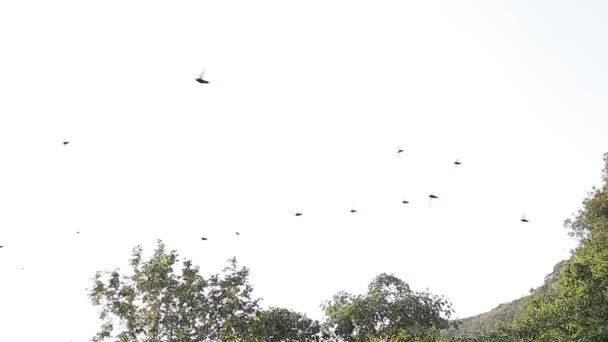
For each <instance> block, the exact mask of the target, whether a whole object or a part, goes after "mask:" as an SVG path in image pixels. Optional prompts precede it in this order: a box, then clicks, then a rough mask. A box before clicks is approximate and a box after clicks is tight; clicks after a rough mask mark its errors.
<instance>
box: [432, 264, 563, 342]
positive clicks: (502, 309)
mask: <svg viewBox="0 0 608 342" xmlns="http://www.w3.org/2000/svg"><path fill="white" fill-rule="evenodd" d="M567 261H568V260H562V261H560V262H558V263H557V264H556V265H555V266H553V272H552V273H550V274H548V275H547V276H545V281H544V284H543V285H542V286H540V287H538V288H536V289H534V290H533V291H532V293H531V294H530V295H529V296H525V297H522V298H519V299H516V300H514V301H511V302H509V303H503V304H500V305H499V306H497V307H496V308H494V309H492V310H490V311H488V312H486V313H482V314H479V315H477V316H473V317H467V318H463V319H460V320H458V322H460V323H461V325H460V327H459V328H458V329H454V328H450V329H447V330H444V331H443V332H442V336H444V337H460V336H475V335H477V334H479V333H480V332H482V331H485V330H492V329H494V327H495V326H496V323H498V322H511V321H512V320H513V318H515V316H516V315H517V314H519V313H520V312H522V311H523V310H524V309H525V307H526V301H527V299H528V298H532V297H534V296H539V295H541V294H543V293H545V292H547V291H551V290H552V289H553V283H554V282H555V281H556V280H557V279H558V276H559V274H560V272H561V270H562V267H563V266H564V264H565V263H566V262H567Z"/></svg>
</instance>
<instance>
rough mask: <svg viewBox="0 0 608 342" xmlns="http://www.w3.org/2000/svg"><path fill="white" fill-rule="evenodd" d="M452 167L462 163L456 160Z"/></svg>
mask: <svg viewBox="0 0 608 342" xmlns="http://www.w3.org/2000/svg"><path fill="white" fill-rule="evenodd" d="M454 165H455V166H458V165H462V163H461V162H460V160H458V159H456V160H455V161H454Z"/></svg>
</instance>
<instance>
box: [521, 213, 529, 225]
mask: <svg viewBox="0 0 608 342" xmlns="http://www.w3.org/2000/svg"><path fill="white" fill-rule="evenodd" d="M520 221H521V222H524V223H525V222H530V221H529V220H528V219H527V218H526V214H523V215H521V220H520Z"/></svg>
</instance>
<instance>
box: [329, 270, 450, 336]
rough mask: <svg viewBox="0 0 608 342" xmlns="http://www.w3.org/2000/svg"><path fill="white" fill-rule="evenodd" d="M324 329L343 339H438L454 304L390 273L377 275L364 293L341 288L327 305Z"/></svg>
mask: <svg viewBox="0 0 608 342" xmlns="http://www.w3.org/2000/svg"><path fill="white" fill-rule="evenodd" d="M324 311H325V314H326V316H327V320H326V322H325V326H324V329H325V331H326V332H328V333H330V334H331V335H333V336H335V338H336V339H338V340H340V341H349V342H351V341H352V342H358V341H361V342H363V341H394V342H398V341H436V340H438V338H439V330H440V329H444V328H447V327H448V326H449V323H448V321H447V319H448V318H449V317H450V315H451V313H452V312H453V311H452V308H451V304H450V303H449V302H448V301H447V300H445V299H444V298H443V297H439V296H435V295H431V294H429V293H426V292H421V293H416V292H413V291H411V290H410V287H409V285H408V284H407V283H405V282H404V281H402V280H401V279H399V278H397V277H395V276H393V275H388V274H380V275H378V276H377V277H376V278H375V279H374V280H373V281H372V282H371V283H370V284H369V286H368V291H367V293H366V294H365V295H357V296H354V295H351V294H348V293H345V292H339V293H338V294H336V295H335V296H334V297H333V299H332V300H330V301H328V302H327V303H325V305H324Z"/></svg>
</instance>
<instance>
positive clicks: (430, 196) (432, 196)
mask: <svg viewBox="0 0 608 342" xmlns="http://www.w3.org/2000/svg"><path fill="white" fill-rule="evenodd" d="M429 198H439V197H437V196H435V195H433V194H430V195H429Z"/></svg>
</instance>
